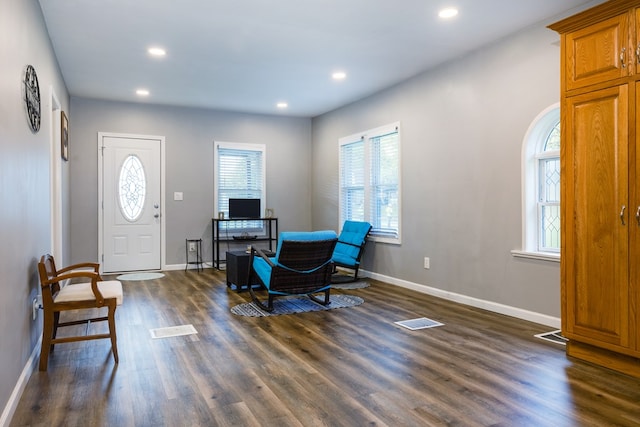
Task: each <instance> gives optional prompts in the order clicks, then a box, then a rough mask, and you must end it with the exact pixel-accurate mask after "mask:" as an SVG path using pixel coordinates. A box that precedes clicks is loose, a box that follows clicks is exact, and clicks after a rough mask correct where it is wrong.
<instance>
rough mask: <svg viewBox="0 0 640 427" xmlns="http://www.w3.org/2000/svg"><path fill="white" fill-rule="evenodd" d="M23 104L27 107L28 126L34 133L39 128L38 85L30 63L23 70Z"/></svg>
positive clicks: (34, 71)
mask: <svg viewBox="0 0 640 427" xmlns="http://www.w3.org/2000/svg"><path fill="white" fill-rule="evenodd" d="M24 104H25V107H26V108H27V119H28V120H29V127H30V128H31V131H33V132H34V133H36V132H38V131H39V130H40V86H39V85H38V76H37V74H36V70H35V68H33V66H32V65H27V69H26V70H25V72H24Z"/></svg>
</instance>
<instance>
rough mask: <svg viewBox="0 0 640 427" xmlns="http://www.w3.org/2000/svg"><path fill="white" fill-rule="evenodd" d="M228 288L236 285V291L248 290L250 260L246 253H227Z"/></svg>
mask: <svg viewBox="0 0 640 427" xmlns="http://www.w3.org/2000/svg"><path fill="white" fill-rule="evenodd" d="M226 255H227V287H229V288H231V287H232V286H233V285H235V288H236V291H238V292H239V291H241V290H242V289H243V288H245V287H246V288H247V289H248V283H249V258H250V255H249V254H248V253H247V252H246V251H227V254H226Z"/></svg>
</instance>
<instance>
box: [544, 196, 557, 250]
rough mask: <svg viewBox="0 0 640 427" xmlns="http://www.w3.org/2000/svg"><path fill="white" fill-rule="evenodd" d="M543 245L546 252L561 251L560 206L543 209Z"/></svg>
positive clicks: (548, 206) (549, 206)
mask: <svg viewBox="0 0 640 427" xmlns="http://www.w3.org/2000/svg"><path fill="white" fill-rule="evenodd" d="M542 227H543V229H542V242H541V243H542V244H541V247H542V248H543V249H546V250H560V206H558V205H547V206H543V207H542Z"/></svg>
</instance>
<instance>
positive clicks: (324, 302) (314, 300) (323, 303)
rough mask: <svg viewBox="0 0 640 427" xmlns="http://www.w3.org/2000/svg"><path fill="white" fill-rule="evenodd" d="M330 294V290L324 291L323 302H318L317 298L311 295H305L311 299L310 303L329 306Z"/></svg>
mask: <svg viewBox="0 0 640 427" xmlns="http://www.w3.org/2000/svg"><path fill="white" fill-rule="evenodd" d="M330 292H331V288H329V289H327V290H326V291H324V301H323V300H320V299H319V298H318V297H316V296H314V295H311V294H307V296H308V297H309V298H310V299H311V301H313V302H315V303H318V304H320V305H329V304H331V299H330V297H329V294H330Z"/></svg>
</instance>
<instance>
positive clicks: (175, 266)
mask: <svg viewBox="0 0 640 427" xmlns="http://www.w3.org/2000/svg"><path fill="white" fill-rule="evenodd" d="M185 265H186V264H169V265H165V266H164V267H162V271H172V270H183V271H184V266H185ZM202 268H213V267H212V266H211V263H209V262H203V263H202ZM197 269H198V267H197V266H196V265H195V264H189V268H188V270H197Z"/></svg>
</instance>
